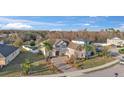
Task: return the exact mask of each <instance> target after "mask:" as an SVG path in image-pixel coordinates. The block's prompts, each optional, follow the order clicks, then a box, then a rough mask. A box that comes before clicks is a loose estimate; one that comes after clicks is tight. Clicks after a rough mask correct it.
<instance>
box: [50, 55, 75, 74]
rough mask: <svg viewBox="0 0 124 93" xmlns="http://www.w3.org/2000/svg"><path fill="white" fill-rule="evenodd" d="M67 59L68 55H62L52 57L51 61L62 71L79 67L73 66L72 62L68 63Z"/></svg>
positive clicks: (69, 70)
mask: <svg viewBox="0 0 124 93" xmlns="http://www.w3.org/2000/svg"><path fill="white" fill-rule="evenodd" d="M67 60H68V58H67V57H66V56H62V57H56V58H52V59H51V62H52V63H53V65H54V66H56V67H57V68H58V69H59V70H61V71H62V72H71V71H76V70H77V69H76V68H75V67H72V65H70V64H66V61H67Z"/></svg>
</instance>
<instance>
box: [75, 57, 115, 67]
mask: <svg viewBox="0 0 124 93" xmlns="http://www.w3.org/2000/svg"><path fill="white" fill-rule="evenodd" d="M113 60H115V59H114V58H112V57H96V58H92V59H88V60H78V62H77V63H75V64H74V65H75V66H76V67H78V68H79V69H87V68H92V67H96V66H100V65H103V64H106V63H108V62H111V61H113Z"/></svg>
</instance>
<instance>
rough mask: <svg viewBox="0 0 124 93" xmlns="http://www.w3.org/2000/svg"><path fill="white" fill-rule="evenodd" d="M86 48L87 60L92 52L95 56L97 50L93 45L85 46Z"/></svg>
mask: <svg viewBox="0 0 124 93" xmlns="http://www.w3.org/2000/svg"><path fill="white" fill-rule="evenodd" d="M84 48H85V58H86V59H87V58H89V56H88V53H89V52H90V51H91V52H93V53H94V54H96V48H95V46H94V45H92V44H85V45H84Z"/></svg>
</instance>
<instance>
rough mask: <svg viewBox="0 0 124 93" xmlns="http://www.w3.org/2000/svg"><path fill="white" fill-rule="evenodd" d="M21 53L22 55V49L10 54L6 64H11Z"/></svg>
mask: <svg viewBox="0 0 124 93" xmlns="http://www.w3.org/2000/svg"><path fill="white" fill-rule="evenodd" d="M19 53H20V49H17V50H16V51H14V52H13V53H12V54H10V55H9V56H7V57H6V58H5V62H6V63H5V64H6V65H7V64H8V63H9V62H11V61H12V60H13V59H14V58H15V57H16V56H17V55H18V54H19Z"/></svg>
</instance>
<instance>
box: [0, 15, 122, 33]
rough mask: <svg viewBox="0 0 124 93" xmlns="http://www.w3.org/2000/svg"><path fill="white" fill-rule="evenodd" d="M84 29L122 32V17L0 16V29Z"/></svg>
mask: <svg viewBox="0 0 124 93" xmlns="http://www.w3.org/2000/svg"><path fill="white" fill-rule="evenodd" d="M85 28H87V30H90V31H99V30H101V29H106V28H115V29H119V30H121V31H124V16H0V29H19V30H50V31H54V30H57V31H70V30H71V31H78V30H83V29H85Z"/></svg>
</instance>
